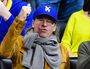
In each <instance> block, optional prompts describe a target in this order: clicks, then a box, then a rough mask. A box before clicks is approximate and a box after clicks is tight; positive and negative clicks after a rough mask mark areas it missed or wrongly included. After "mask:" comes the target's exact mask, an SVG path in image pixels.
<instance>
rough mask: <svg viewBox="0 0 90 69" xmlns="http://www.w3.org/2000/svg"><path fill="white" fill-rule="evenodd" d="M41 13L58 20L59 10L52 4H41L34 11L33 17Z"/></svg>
mask: <svg viewBox="0 0 90 69" xmlns="http://www.w3.org/2000/svg"><path fill="white" fill-rule="evenodd" d="M40 15H48V16H50V17H51V18H52V19H54V20H55V21H57V10H56V9H55V8H54V7H53V6H52V5H41V6H38V7H37V9H36V11H35V12H34V16H33V19H35V18H36V17H37V16H40Z"/></svg>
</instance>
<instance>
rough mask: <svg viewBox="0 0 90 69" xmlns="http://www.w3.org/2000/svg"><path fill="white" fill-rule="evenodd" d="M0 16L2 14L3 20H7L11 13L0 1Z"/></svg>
mask: <svg viewBox="0 0 90 69" xmlns="http://www.w3.org/2000/svg"><path fill="white" fill-rule="evenodd" d="M0 16H2V17H3V18H4V19H5V20H8V19H9V17H10V16H11V13H10V12H9V11H8V10H7V8H6V7H5V5H4V4H3V3H2V2H1V1H0Z"/></svg>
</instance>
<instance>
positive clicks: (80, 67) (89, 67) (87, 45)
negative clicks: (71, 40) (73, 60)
mask: <svg viewBox="0 0 90 69" xmlns="http://www.w3.org/2000/svg"><path fill="white" fill-rule="evenodd" d="M77 69H90V41H86V42H83V43H82V44H81V45H80V47H79V50H78V63H77Z"/></svg>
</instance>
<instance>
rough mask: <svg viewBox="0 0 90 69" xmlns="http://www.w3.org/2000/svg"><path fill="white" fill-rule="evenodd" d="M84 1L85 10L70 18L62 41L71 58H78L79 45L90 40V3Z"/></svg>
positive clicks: (87, 0) (86, 0)
mask: <svg viewBox="0 0 90 69" xmlns="http://www.w3.org/2000/svg"><path fill="white" fill-rule="evenodd" d="M84 1H85V3H84V8H83V9H82V10H80V11H78V12H75V13H73V14H72V15H71V16H70V18H69V21H68V23H67V25H66V28H65V31H64V35H63V38H62V40H61V46H64V47H66V48H67V50H68V53H69V57H78V47H79V45H80V44H81V43H82V42H84V41H89V40H90V16H89V14H90V13H89V12H90V7H89V6H90V1H89V0H84Z"/></svg>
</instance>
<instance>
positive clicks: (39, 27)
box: [33, 15, 56, 37]
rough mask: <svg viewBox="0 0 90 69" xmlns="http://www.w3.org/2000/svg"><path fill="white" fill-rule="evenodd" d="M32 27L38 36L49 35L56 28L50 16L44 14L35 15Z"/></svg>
mask: <svg viewBox="0 0 90 69" xmlns="http://www.w3.org/2000/svg"><path fill="white" fill-rule="evenodd" d="M33 27H34V31H35V32H37V33H39V36H40V37H49V36H50V35H51V34H52V33H53V32H54V31H55V30H56V25H55V21H54V20H52V18H50V16H45V15H41V16H38V17H36V18H35V20H34V23H33Z"/></svg>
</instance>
